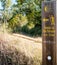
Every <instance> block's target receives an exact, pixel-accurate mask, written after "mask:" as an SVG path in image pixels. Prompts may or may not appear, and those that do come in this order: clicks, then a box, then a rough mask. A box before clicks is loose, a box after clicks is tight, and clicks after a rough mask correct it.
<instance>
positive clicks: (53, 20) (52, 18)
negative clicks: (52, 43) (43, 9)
mask: <svg viewBox="0 0 57 65" xmlns="http://www.w3.org/2000/svg"><path fill="white" fill-rule="evenodd" d="M54 22H55V19H54V16H53V15H51V23H52V24H54Z"/></svg>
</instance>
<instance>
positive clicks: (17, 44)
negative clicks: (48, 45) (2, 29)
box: [0, 33, 42, 65]
mask: <svg viewBox="0 0 57 65" xmlns="http://www.w3.org/2000/svg"><path fill="white" fill-rule="evenodd" d="M41 63H42V44H41V43H37V42H34V41H30V40H27V39H24V38H20V37H17V36H13V35H10V34H3V33H0V65H41Z"/></svg>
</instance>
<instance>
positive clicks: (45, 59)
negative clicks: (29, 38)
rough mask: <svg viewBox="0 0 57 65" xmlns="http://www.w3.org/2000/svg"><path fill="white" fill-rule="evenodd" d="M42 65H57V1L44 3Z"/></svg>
mask: <svg viewBox="0 0 57 65" xmlns="http://www.w3.org/2000/svg"><path fill="white" fill-rule="evenodd" d="M42 43H43V44H42V46H43V51H42V52H43V56H42V65H57V53H56V49H57V1H43V2H42Z"/></svg>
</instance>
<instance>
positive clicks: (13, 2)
mask: <svg viewBox="0 0 57 65" xmlns="http://www.w3.org/2000/svg"><path fill="white" fill-rule="evenodd" d="M11 1H12V4H15V3H16V2H15V0H11ZM0 9H3V7H2V6H1V2H0Z"/></svg>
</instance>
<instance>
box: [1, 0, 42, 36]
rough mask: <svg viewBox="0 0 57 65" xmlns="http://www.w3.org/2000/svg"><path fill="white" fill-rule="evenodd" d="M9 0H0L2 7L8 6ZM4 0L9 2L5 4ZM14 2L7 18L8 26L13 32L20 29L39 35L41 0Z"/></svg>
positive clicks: (19, 0) (18, 0)
mask: <svg viewBox="0 0 57 65" xmlns="http://www.w3.org/2000/svg"><path fill="white" fill-rule="evenodd" d="M10 1H11V0H10ZM10 1H9V0H2V3H3V4H2V5H3V7H4V9H6V8H8V7H9V6H10ZM5 2H7V3H8V2H9V4H5ZM16 2H17V4H14V5H12V6H11V10H10V14H11V15H10V18H9V19H8V22H9V27H10V28H12V30H13V31H15V32H20V31H21V32H24V33H26V34H30V35H36V36H37V35H41V2H42V0H16ZM5 11H6V10H5ZM6 12H9V10H7V11H6ZM6 14H8V13H6ZM5 17H6V16H5ZM7 17H8V16H7ZM7 17H6V18H7Z"/></svg>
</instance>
